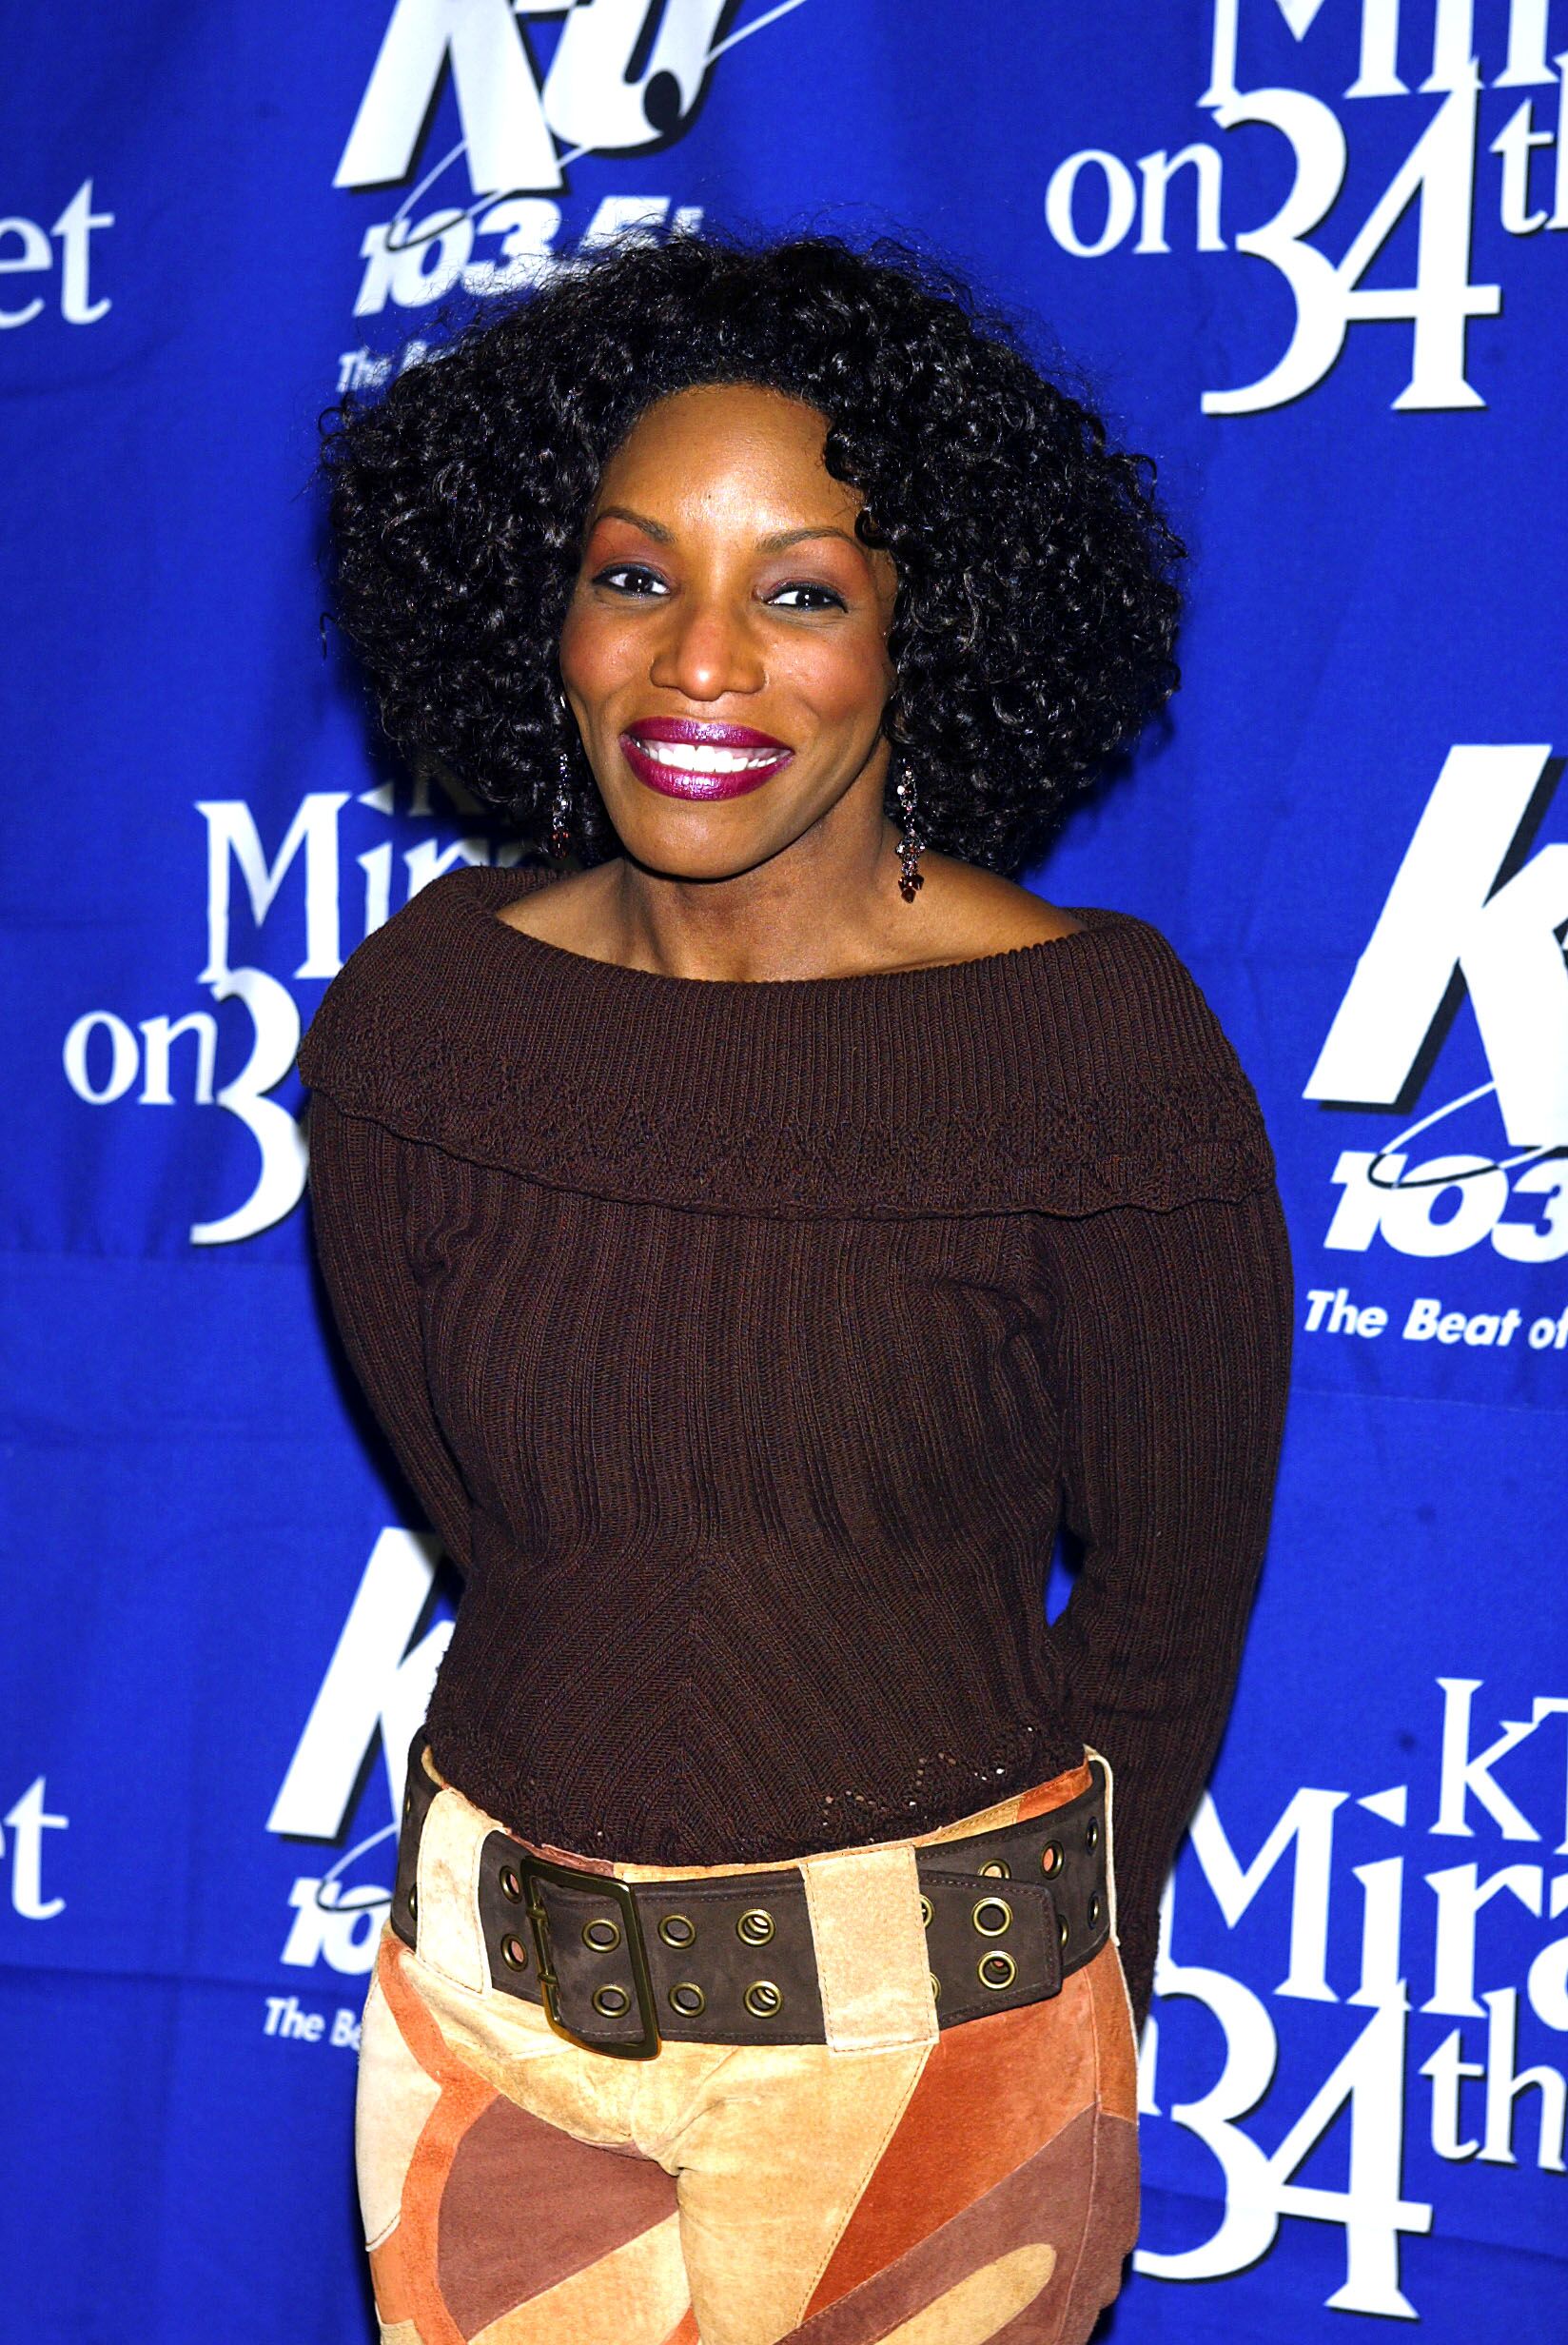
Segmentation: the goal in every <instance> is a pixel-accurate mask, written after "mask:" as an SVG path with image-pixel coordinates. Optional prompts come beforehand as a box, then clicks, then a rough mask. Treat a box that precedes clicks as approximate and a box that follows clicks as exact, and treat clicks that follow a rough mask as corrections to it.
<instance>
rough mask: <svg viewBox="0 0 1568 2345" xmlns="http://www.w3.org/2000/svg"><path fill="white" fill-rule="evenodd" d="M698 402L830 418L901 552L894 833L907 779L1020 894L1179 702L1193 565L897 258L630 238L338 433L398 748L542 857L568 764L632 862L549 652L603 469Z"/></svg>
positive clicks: (1138, 479)
mask: <svg viewBox="0 0 1568 2345" xmlns="http://www.w3.org/2000/svg"><path fill="white" fill-rule="evenodd" d="M1057 371H1060V369H1057ZM712 383H737V384H738V383H744V384H757V385H762V386H766V387H768V388H771V389H774V390H778V391H782V392H785V393H787V394H789V395H790V396H792V397H794V398H795V399H798V400H801V401H804V402H805V403H806V404H809V405H811V406H813V407H814V408H816V409H817V410H818V411H819V412H820V413H821V414H822V415H823V416H824V417H825V418H826V419H827V423H828V425H829V430H828V435H827V443H826V457H825V461H826V463H827V468H828V470H829V472H830V473H831V474H832V475H833V477H834V479H836V480H840V481H844V482H847V483H850V484H851V485H853V487H854V488H856V489H858V490H859V491H860V492H861V495H862V497H863V499H864V501H865V510H864V511H863V512H862V514H861V515H860V517H859V522H858V523H857V526H858V528H859V531H860V534H861V535H862V536H863V538H865V539H866V541H867V542H870V543H873V544H879V545H884V546H886V547H887V549H888V550H889V552H890V553H891V554H892V560H893V562H894V564H895V567H896V571H897V598H896V603H895V608H894V615H893V622H892V635H891V638H890V641H889V652H890V657H891V660H892V666H893V670H894V674H895V678H896V682H895V685H894V688H893V691H892V697H891V699H890V700H889V702H888V706H887V709H886V713H885V715H884V719H883V729H884V731H885V732H886V734H887V735H888V737H889V739H890V740H891V742H892V747H893V756H892V758H891V759H890V760H889V779H888V797H887V811H888V813H889V815H890V816H891V817H892V818H893V819H894V820H895V821H896V820H899V819H900V815H899V810H898V807H897V805H896V802H895V800H894V798H893V791H894V789H895V787H896V782H897V777H898V773H899V770H900V759H903V760H905V762H906V763H907V765H908V767H909V770H910V771H911V774H912V775H913V778H914V779H915V782H916V786H917V790H918V798H919V818H920V828H921V831H922V833H923V834H924V837H925V838H927V839H929V841H930V843H931V845H932V846H934V847H935V848H937V849H939V850H940V851H942V852H944V853H946V854H949V855H952V856H955V857H959V858H960V859H962V860H964V861H966V862H970V863H975V864H979V865H982V866H984V867H986V868H988V869H990V870H993V871H1001V872H1009V873H1011V872H1015V871H1017V870H1018V869H1019V868H1021V867H1022V866H1023V865H1024V864H1025V863H1027V862H1028V861H1029V859H1030V858H1031V857H1033V856H1035V855H1037V854H1038V853H1039V852H1040V851H1041V849H1042V848H1043V847H1044V845H1045V844H1046V842H1047V840H1048V839H1049V837H1050V835H1051V833H1052V831H1053V830H1054V829H1055V827H1056V825H1057V822H1058V820H1059V818H1060V816H1061V813H1062V811H1063V808H1064V807H1065V805H1066V803H1067V801H1068V798H1070V797H1071V796H1072V794H1073V793H1074V792H1075V791H1077V790H1078V789H1079V788H1081V787H1082V786H1084V785H1085V784H1086V783H1088V781H1089V780H1091V779H1092V778H1094V776H1095V775H1096V774H1097V773H1098V772H1100V771H1101V770H1102V769H1103V767H1104V766H1105V764H1106V762H1107V759H1109V758H1110V757H1111V755H1112V754H1113V753H1114V752H1115V751H1116V750H1117V749H1118V748H1120V747H1121V746H1123V745H1124V744H1125V743H1127V741H1129V740H1130V739H1132V738H1133V737H1134V736H1135V735H1136V734H1137V733H1138V732H1139V730H1140V729H1141V728H1142V726H1143V725H1144V724H1145V722H1146V721H1147V719H1149V718H1150V717H1151V716H1152V715H1153V714H1154V712H1155V711H1156V710H1157V709H1159V708H1160V707H1161V706H1162V705H1163V704H1164V702H1165V701H1166V700H1167V699H1168V698H1169V696H1170V694H1171V693H1172V692H1173V691H1174V690H1175V688H1176V685H1177V683H1178V681H1179V670H1178V669H1177V667H1176V664H1175V662H1174V660H1173V659H1172V657H1171V647H1172V643H1173V640H1174V636H1175V630H1176V622H1177V618H1178V613H1179V608H1180V595H1179V592H1178V589H1177V586H1176V583H1175V573H1176V571H1177V568H1178V565H1179V563H1180V562H1181V561H1182V560H1183V559H1184V557H1185V553H1186V549H1185V547H1184V546H1183V544H1182V543H1181V541H1180V540H1179V538H1177V537H1176V536H1175V534H1174V533H1173V531H1172V529H1171V527H1170V525H1169V523H1168V522H1167V521H1166V518H1165V516H1164V514H1163V513H1162V512H1161V510H1160V508H1159V506H1158V504H1157V503H1156V502H1155V498H1154V495H1153V478H1154V466H1153V464H1152V463H1151V461H1150V460H1149V459H1148V458H1147V457H1146V456H1140V455H1134V454H1130V453H1122V452H1119V451H1118V450H1116V449H1114V448H1113V447H1111V446H1110V445H1109V444H1108V443H1107V433H1106V429H1105V425H1104V423H1103V422H1102V420H1101V418H1100V417H1099V416H1098V415H1097V414H1096V413H1094V412H1093V410H1092V409H1091V407H1090V406H1089V405H1088V404H1087V403H1086V402H1085V400H1083V399H1081V398H1077V397H1074V396H1072V395H1071V394H1069V392H1068V391H1067V390H1066V389H1064V388H1062V387H1060V385H1059V384H1055V383H1052V382H1050V381H1049V380H1047V378H1046V376H1045V375H1044V374H1043V373H1042V372H1041V371H1040V369H1039V368H1038V367H1037V366H1036V365H1035V364H1034V363H1033V362H1032V361H1031V359H1030V358H1029V355H1028V353H1027V350H1026V349H1025V347H1024V346H1023V339H1022V336H1021V334H1020V333H1019V331H1018V329H1016V328H1015V327H1014V326H1013V325H1011V324H1010V323H1009V321H1008V320H1007V319H1006V318H1005V317H1004V316H1003V315H1002V314H1001V313H1000V312H999V311H996V310H992V309H987V308H984V307H983V306H982V305H981V303H980V302H979V301H978V299H977V298H976V296H975V294H974V292H973V290H972V289H971V287H970V286H969V285H968V284H967V283H966V282H965V281H964V279H963V278H962V277H961V276H960V275H958V274H957V273H956V272H954V271H953V270H951V268H948V267H946V266H942V265H940V264H938V263H937V262H935V261H933V260H931V259H930V258H928V257H925V256H922V255H919V254H916V253H915V252H913V251H911V249H910V248H909V247H907V246H903V245H901V244H897V243H894V242H892V241H891V240H889V239H886V238H880V239H877V240H876V241H875V242H874V243H872V244H871V245H870V246H868V247H867V248H866V249H864V250H856V249H853V248H852V246H850V245H848V244H847V243H846V242H844V241H843V240H842V239H840V238H838V237H836V236H828V235H801V236H794V237H789V238H786V239H784V240H781V241H774V242H769V243H760V244H759V243H755V242H747V241H744V240H741V239H738V238H727V237H724V236H720V235H715V234H713V233H704V234H702V235H700V236H698V235H677V236H676V237H674V238H672V239H670V240H669V241H667V242H655V241H652V240H650V239H649V238H648V237H647V236H646V235H642V236H634V237H633V238H631V239H627V240H622V241H621V242H620V243H619V244H617V245H615V246H609V247H607V248H605V249H604V250H602V251H600V252H598V253H597V254H594V255H592V256H589V257H587V258H586V259H582V260H576V261H574V262H572V263H571V264H569V265H567V266H563V267H561V268H560V269H559V270H558V271H557V273H555V274H554V275H553V276H552V277H551V278H550V279H549V280H548V281H547V282H545V283H544V284H543V285H542V286H540V287H539V288H538V289H536V290H534V291H531V292H529V293H527V294H524V295H522V296H520V297H510V296H509V297H507V305H506V306H505V307H504V308H503V309H501V310H500V311H499V312H498V311H497V309H496V308H495V306H494V305H490V306H489V307H488V308H486V309H485V310H483V311H481V312H480V313H479V314H478V315H477V316H475V317H472V318H470V319H469V320H467V321H466V322H463V323H461V324H460V325H459V327H458V329H457V330H456V331H455V332H454V333H453V335H452V338H451V339H450V340H449V341H448V342H447V343H446V344H445V345H441V346H440V347H439V348H438V349H437V350H436V351H434V352H433V353H432V355H431V356H430V357H429V358H428V359H426V360H424V361H423V362H422V363H421V364H419V365H413V366H410V367H406V368H405V369H404V371H403V372H402V373H401V374H400V375H398V376H397V377H396V378H395V380H393V381H392V382H391V383H390V384H389V385H388V386H387V388H386V389H385V390H384V391H383V392H382V393H380V394H377V395H368V396H363V397H362V396H360V395H356V394H349V395H347V396H345V397H344V398H343V399H342V400H340V401H339V402H338V403H337V404H336V405H335V406H333V407H330V408H328V409H327V410H326V411H325V414H324V415H323V419H322V450H321V470H322V472H323V475H324V476H325V478H326V480H327V482H328V484H329V490H330V494H329V500H328V514H329V520H330V524H331V540H332V563H331V569H332V583H333V587H334V591H335V601H336V605H337V616H338V619H339V621H340V623H341V625H342V627H343V631H344V633H345V634H346V635H347V636H348V638H349V639H350V640H351V641H352V642H353V644H354V645H355V646H356V648H357V650H358V652H359V654H360V656H361V659H362V660H363V664H364V667H365V670H366V672H367V674H368V677H369V680H370V683H371V687H372V690H373V692H374V695H375V700H376V704H377V709H378V712H379V716H380V721H381V725H382V731H383V732H384V734H385V735H386V737H387V739H389V740H390V741H391V742H392V743H393V745H394V746H395V747H396V748H397V749H399V750H400V751H401V752H402V754H403V755H404V756H405V757H410V758H412V759H415V760H416V761H418V760H425V761H434V762H436V763H437V764H439V765H440V766H442V767H444V768H445V770H446V771H447V772H448V773H450V774H452V775H454V776H455V777H456V778H458V779H459V780H460V781H461V782H462V783H463V784H464V785H465V786H466V787H467V788H468V789H469V790H470V791H471V793H472V794H473V795H474V796H475V797H476V798H479V799H480V800H481V801H482V802H484V803H486V804H488V805H490V806H493V807H496V808H499V809H500V810H501V811H502V813H503V815H504V817H505V818H506V819H507V821H508V822H509V824H510V825H511V826H512V827H513V828H514V829H515V830H516V831H518V832H519V833H520V834H522V836H523V838H524V839H525V841H526V842H528V843H530V844H531V843H533V842H534V841H537V840H539V839H541V838H542V835H543V832H544V829H545V826H546V824H547V822H548V819H549V807H550V801H551V798H552V796H553V793H554V791H555V788H556V786H557V782H558V778H559V771H560V767H559V757H560V752H561V750H562V749H563V748H565V749H566V750H567V751H568V754H569V758H570V760H571V768H572V770H573V772H574V774H575V777H576V778H575V787H574V792H573V796H574V799H575V804H574V809H573V831H574V834H575V837H576V839H577V841H578V857H579V860H580V861H581V862H582V863H583V864H585V865H586V864H591V863H595V862H600V861H602V860H604V859H605V857H608V856H610V855H613V854H615V853H616V852H617V838H616V834H615V832H614V830H613V828H612V827H611V824H610V820H609V818H608V816H607V814H606V813H605V810H604V805H603V801H602V799H601V798H600V797H599V794H598V787H597V785H596V784H595V782H594V780H593V777H592V775H591V773H590V772H589V771H588V767H587V763H586V760H585V759H584V758H583V757H582V754H581V748H580V744H579V743H578V741H577V739H576V728H575V727H570V728H569V730H570V735H571V738H570V739H568V738H567V735H566V733H565V732H563V729H562V719H561V712H560V707H559V701H558V700H557V697H556V693H557V684H558V680H559V668H558V665H557V658H556V647H557V643H558V640H559V634H560V629H561V624H562V621H563V619H564V616H565V612H566V607H567V603H568V601H569V599H570V596H571V593H572V589H573V586H574V583H575V581H576V577H577V572H578V560H579V544H580V540H581V535H582V531H583V526H584V523H585V521H586V518H587V514H588V509H589V505H590V502H591V501H592V498H593V495H594V491H595V488H596V486H597V483H598V479H599V475H600V473H601V471H602V469H603V466H604V463H605V462H606V460H607V458H608V457H609V456H610V455H611V454H612V453H613V451H614V450H615V449H616V448H617V445H618V444H619V443H620V442H621V441H622V440H623V439H624V438H625V436H626V434H627V433H628V431H629V430H630V429H631V427H632V425H633V424H634V423H635V422H636V421H637V417H638V415H639V414H640V413H641V412H642V411H643V410H644V409H645V408H646V407H647V406H649V405H650V404H652V402H653V401H655V400H656V399H659V398H661V397H664V396H666V395H667V394H669V393H671V392H674V391H678V390H684V389H688V388H691V387H692V386H694V385H696V384H712Z"/></svg>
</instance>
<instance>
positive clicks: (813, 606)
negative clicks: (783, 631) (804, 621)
mask: <svg viewBox="0 0 1568 2345" xmlns="http://www.w3.org/2000/svg"><path fill="white" fill-rule="evenodd" d="M786 595H803V596H809V597H810V598H811V600H810V601H801V602H785V601H784V598H785V596H786ZM768 600H769V601H770V602H782V603H783V605H784V608H785V609H786V610H787V611H822V610H833V611H843V610H847V609H848V608H849V605H848V603H847V602H846V601H845V600H844V598H843V596H842V595H840V594H835V593H834V592H833V588H832V587H831V586H813V585H811V584H809V583H808V582H807V581H805V580H804V579H800V580H796V581H794V583H793V584H792V585H789V586H780V587H778V588H777V589H776V590H775V591H774V593H773V594H772V595H770V596H769V598H768Z"/></svg>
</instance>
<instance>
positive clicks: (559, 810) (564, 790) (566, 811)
mask: <svg viewBox="0 0 1568 2345" xmlns="http://www.w3.org/2000/svg"><path fill="white" fill-rule="evenodd" d="M556 704H557V706H558V707H559V710H560V720H561V724H562V726H563V727H566V728H570V725H571V721H572V717H571V711H570V710H569V709H568V707H567V705H566V701H565V699H564V698H563V696H562V695H561V694H560V693H559V692H558V693H557V695H556ZM559 763H560V779H559V781H558V782H557V784H556V795H555V798H554V801H553V803H552V805H551V808H550V852H551V854H552V855H553V856H554V857H555V858H556V860H557V862H559V861H560V860H561V858H562V857H563V856H565V855H566V854H567V853H568V851H569V850H570V847H571V844H572V753H571V751H570V750H569V749H568V747H567V746H566V742H565V741H564V740H562V742H561V745H560V749H559Z"/></svg>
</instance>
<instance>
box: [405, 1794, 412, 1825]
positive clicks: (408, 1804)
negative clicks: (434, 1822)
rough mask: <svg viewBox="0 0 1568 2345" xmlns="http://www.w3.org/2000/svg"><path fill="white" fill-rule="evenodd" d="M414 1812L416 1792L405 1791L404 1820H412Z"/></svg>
mask: <svg viewBox="0 0 1568 2345" xmlns="http://www.w3.org/2000/svg"><path fill="white" fill-rule="evenodd" d="M413 1813H414V1794H413V1793H412V1792H411V1791H405V1792H404V1793H403V1795H402V1820H403V1822H404V1823H408V1822H409V1821H410V1819H411V1818H412V1816H413Z"/></svg>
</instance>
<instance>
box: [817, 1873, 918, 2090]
mask: <svg viewBox="0 0 1568 2345" xmlns="http://www.w3.org/2000/svg"><path fill="white" fill-rule="evenodd" d="M801 1870H802V1871H803V1872H804V1874H805V1876H806V1904H807V1909H808V1911H809V1912H810V1915H811V1921H812V1938H813V1943H814V1945H815V1948H816V1967H817V1975H818V1977H819V1979H820V1980H821V1986H822V2015H823V2021H824V2033H825V2034H826V2037H827V2040H828V2044H829V2048H830V2049H831V2050H832V2051H834V2052H883V2051H891V2050H893V2049H895V2048H896V2047H898V2046H899V2045H904V2044H916V2043H925V2044H931V2043H934V2042H935V2041H936V2039H937V2024H936V1998H935V1996H934V1995H933V1994H932V1992H931V1961H930V1958H929V1956H928V1955H927V1952H926V1931H925V1924H924V1923H923V1922H922V1921H921V1919H920V1877H919V1873H918V1870H917V1868H916V1864H915V1856H914V1850H913V1849H912V1848H911V1846H910V1844H909V1843H908V1842H906V1841H894V1842H892V1843H889V1844H887V1845H886V1846H882V1847H872V1848H868V1849H864V1850H861V1851H858V1852H857V1851H851V1850H841V1851H838V1852H836V1853H833V1854H830V1855H826V1856H819V1857H806V1858H804V1859H803V1860H802V1862H801Z"/></svg>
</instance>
